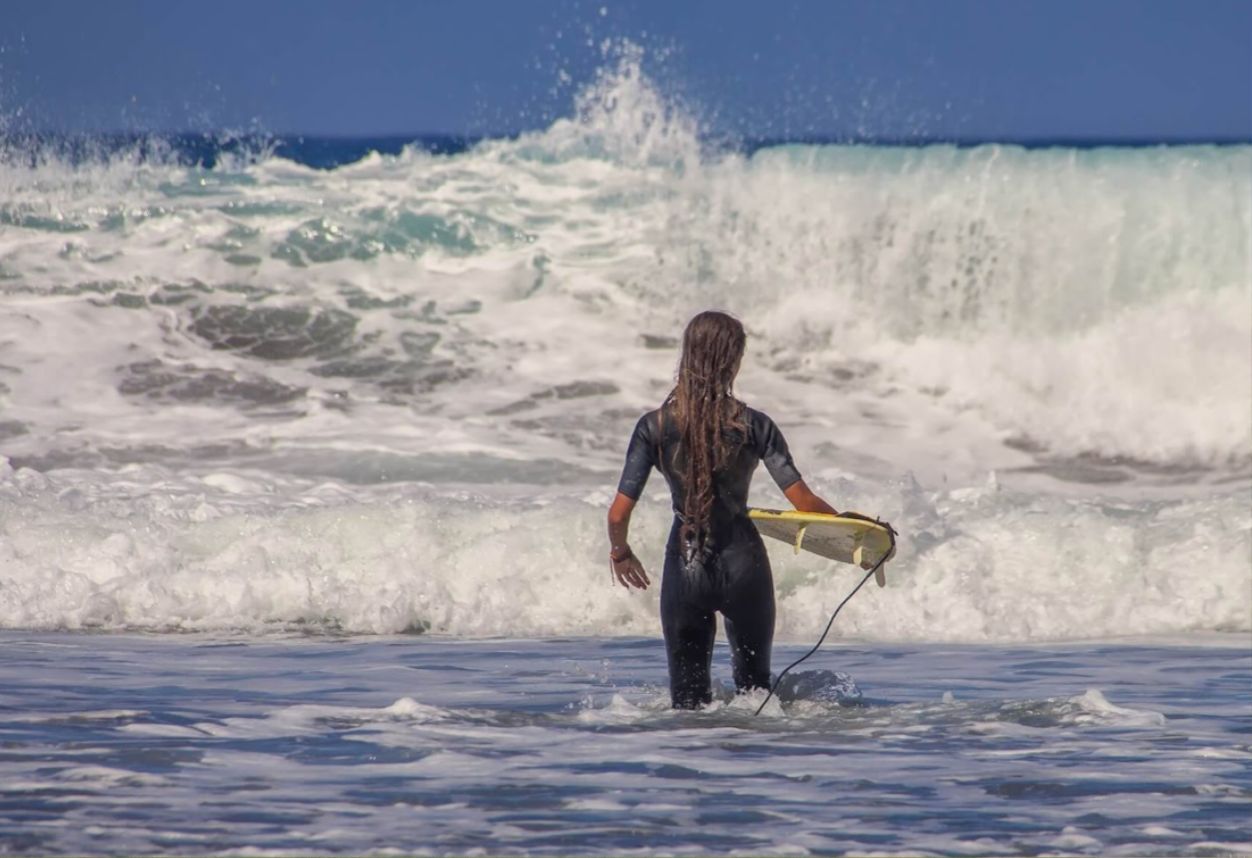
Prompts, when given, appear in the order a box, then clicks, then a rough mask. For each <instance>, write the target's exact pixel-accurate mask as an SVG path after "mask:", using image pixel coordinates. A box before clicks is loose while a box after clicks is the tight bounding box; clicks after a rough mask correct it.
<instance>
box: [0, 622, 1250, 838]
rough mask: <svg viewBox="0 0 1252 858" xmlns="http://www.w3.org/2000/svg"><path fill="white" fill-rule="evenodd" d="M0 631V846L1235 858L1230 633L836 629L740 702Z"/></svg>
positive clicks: (559, 671) (588, 651) (633, 669)
mask: <svg viewBox="0 0 1252 858" xmlns="http://www.w3.org/2000/svg"><path fill="white" fill-rule="evenodd" d="M0 645H2V646H3V651H4V659H3V661H2V662H0V686H2V687H3V689H4V690H3V692H2V694H0V747H2V748H3V750H2V751H0V843H2V844H3V846H4V850H5V851H8V852H13V853H121V852H126V853H140V854H147V853H156V852H161V853H184V854H190V853H205V852H222V851H227V850H242V849H247V850H267V851H276V852H286V853H290V852H301V853H342V852H370V851H379V850H384V849H387V850H400V851H403V852H406V853H439V854H442V853H468V852H471V851H476V850H477V851H482V850H485V851H488V852H491V853H498V854H501V853H507V854H567V853H609V852H624V851H639V852H645V853H688V852H730V851H733V850H747V851H752V852H761V853H795V854H802V853H843V852H849V851H851V852H857V853H865V852H886V853H900V852H909V853H914V854H915V853H918V852H931V853H943V854H973V855H977V854H1044V853H1049V854H1052V853H1067V854H1134V855H1142V854H1169V855H1174V854H1193V855H1207V854H1218V853H1233V852H1250V853H1252V837H1249V834H1248V826H1247V808H1248V799H1249V797H1250V796H1252V775H1250V774H1249V765H1248V763H1249V760H1250V759H1252V743H1250V739H1249V722H1248V717H1247V716H1248V689H1249V687H1250V685H1252V648H1250V647H1249V641H1248V640H1247V638H1246V636H1244V635H1203V636H1193V637H1191V638H1188V639H1173V640H1161V639H1156V640H1147V639H1141V640H1129V641H1118V642H1114V643H1068V644H1055V645H1047V644H1035V645H1016V646H989V645H982V646H954V645H937V644H932V645H924V646H919V645H908V646H893V645H886V644H872V645H869V644H858V643H851V642H848V643H841V644H836V645H833V646H830V647H828V648H827V649H825V650H823V651H822V652H821V653H820V654H819V655H818V656H815V657H814V659H812V660H811V661H810V663H808V664H806V665H805V666H804V667H805V668H810V665H812V667H811V669H808V670H805V671H804V674H803V676H802V677H801V680H802V681H801V687H798V688H792V689H791V690H790V691H789V692H788V693H787V694H784V695H783V698H784V699H783V701H782V703H781V704H779V703H776V702H772V701H771V702H770V703H769V704H768V705H767V707H766V709H765V711H764V713H763V714H762V715H761V716H759V717H756V716H754V715H753V711H754V709H755V708H756V705H757V704H759V702H760V699H761V698H760V696H759V695H758V696H755V697H749V698H739V699H734V698H732V697H731V696H730V695H729V694H728V693H727V694H723V695H721V696H720V699H719V700H717V701H716V702H715V703H714V704H713V705H712V706H711V707H710V708H709V709H708V710H706V711H701V712H695V713H678V712H673V711H671V710H669V709H668V694H667V693H666V691H665V689H664V685H663V684H664V682H665V664H664V655H663V651H662V649H661V647H660V644H659V642H658V641H656V640H652V639H646V638H613V639H591V638H581V639H579V638H575V639H552V640H500V639H497V640H466V639H451V638H441V637H433V636H432V637H389V638H344V639H329V638H326V637H259V638H258V637H206V636H200V635H180V636H170V635H159V636H158V635H112V634H109V635H98V634H67V633H20V632H4V633H0ZM801 652H803V647H801V646H786V647H781V648H780V650H779V652H778V653H777V654H776V656H775V662H776V663H781V662H783V660H784V659H787V660H790V659H791V658H794V657H796V656H798V655H799V654H800V653H801ZM716 659H717V664H716V666H715V675H722V676H724V675H726V674H727V673H728V666H727V664H726V661H727V654H726V652H725V650H724V649H723V648H720V647H719V651H718V653H717V656H716ZM797 692H798V696H797Z"/></svg>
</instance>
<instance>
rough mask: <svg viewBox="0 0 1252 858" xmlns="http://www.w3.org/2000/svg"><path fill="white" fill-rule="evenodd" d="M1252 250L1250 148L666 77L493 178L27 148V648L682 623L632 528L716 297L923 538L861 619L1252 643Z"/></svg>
mask: <svg viewBox="0 0 1252 858" xmlns="http://www.w3.org/2000/svg"><path fill="white" fill-rule="evenodd" d="M1250 230H1252V150H1250V149H1249V148H1248V147H1224V148H1212V147H1172V148H1160V149H1136V150H1117V149H1105V150H1086V151H1079V150H1068V149H1054V150H1043V151H1027V150H1022V149H1019V148H1015V147H1003V146H985V147H979V148H975V149H962V150H958V149H954V148H950V147H927V148H922V149H910V148H874V147H838V146H820V147H814V146H784V147H778V148H773V149H767V150H763V151H761V152H758V153H757V154H755V155H753V156H751V157H746V158H745V157H742V156H738V155H720V154H716V153H712V154H711V153H708V152H702V151H701V147H700V145H699V143H698V138H697V134H696V128H695V125H694V123H693V122H691V121H690V120H689V119H688V118H686V117H685V116H684V115H683V114H682V113H681V112H680V111H676V110H674V109H673V108H672V107H670V106H667V104H666V103H665V100H664V99H663V98H662V97H661V96H660V95H659V94H658V93H657V92H656V91H655V89H653V88H652V87H651V86H650V85H649V84H648V82H647V80H646V79H644V78H643V77H642V76H641V75H640V74H639V72H638V66H637V64H636V63H635V62H634V61H633V60H632V59H631V58H630V57H627V59H626V61H624V62H623V64H622V65H621V66H620V67H619V68H616V69H610V70H608V71H606V73H605V74H604V75H603V76H602V78H601V80H600V81H598V82H597V84H596V85H595V86H593V87H592V88H590V89H589V90H588V91H587V92H585V93H584V94H583V95H582V96H581V98H580V101H579V103H578V105H577V109H576V114H575V116H574V117H573V118H572V119H569V120H562V121H560V122H558V123H556V124H555V125H554V126H553V127H551V128H549V129H547V130H546V131H544V132H542V133H538V134H532V135H528V136H525V137H523V138H521V139H519V140H499V141H488V142H486V143H484V144H482V145H480V146H479V147H477V148H475V149H473V150H471V151H470V152H467V153H465V154H462V155H457V156H450V157H435V156H430V155H426V154H423V153H421V152H419V151H416V150H412V151H407V152H406V153H405V154H403V155H401V156H399V157H394V158H392V157H380V156H371V157H369V158H366V159H364V160H363V161H361V162H359V163H357V164H354V165H351V166H346V167H341V168H339V169H336V170H332V171H327V172H319V171H315V170H311V169H307V168H304V167H301V166H299V165H297V164H294V163H291V162H286V161H283V160H281V159H276V158H272V157H271V158H261V159H259V160H256V161H240V162H236V163H231V164H226V165H224V166H222V167H220V168H218V169H215V170H212V171H203V170H195V169H188V168H184V167H180V166H177V165H174V164H168V163H167V164H162V163H159V162H154V161H140V160H138V159H135V158H126V157H118V158H114V159H112V160H110V161H107V162H103V163H91V164H88V165H80V166H73V165H69V164H67V163H65V162H63V161H58V160H56V159H48V160H45V161H43V162H42V163H40V164H38V165H37V166H35V167H33V168H32V167H30V166H28V165H26V164H25V163H21V164H19V163H17V162H10V163H7V164H5V165H0V290H2V291H3V301H2V302H0V453H2V454H3V455H4V456H6V457H7V459H8V461H9V462H10V465H11V467H6V468H4V469H2V472H0V627H6V628H15V627H16V628H85V627H89V628H142V629H237V628H242V629H252V630H255V629H265V628H274V627H290V626H292V625H295V624H312V625H313V626H314V627H316V628H323V627H329V628H341V629H345V630H349V631H360V632H394V631H401V630H405V629H413V630H418V629H422V630H433V631H439V632H447V633H452V634H458V635H493V634H505V635H549V634H599V635H605V634H607V635H616V634H654V633H655V631H656V628H657V626H656V620H655V595H654V594H649V595H646V596H639V595H635V596H629V595H627V594H626V593H624V592H622V591H614V590H611V589H609V588H608V576H607V572H606V570H605V569H604V568H603V563H602V559H603V550H604V545H603V542H602V536H601V532H602V511H603V509H604V506H605V504H606V503H607V500H608V498H609V496H610V492H611V490H612V487H613V485H614V484H615V479H616V469H617V468H618V466H619V464H620V457H621V454H622V452H623V449H624V446H625V439H626V434H627V432H628V431H629V428H630V426H631V425H632V424H633V422H634V420H635V418H636V417H637V416H638V414H639V413H640V412H641V411H643V410H644V409H646V408H649V407H652V406H654V405H655V404H656V403H657V402H658V401H659V400H660V399H661V398H662V397H663V395H664V393H665V391H666V390H667V388H668V385H669V383H670V379H671V378H672V372H673V365H674V362H675V358H676V354H675V350H674V346H673V343H674V341H675V339H676V337H677V336H678V335H679V333H680V332H681V327H682V324H683V323H684V322H685V320H686V318H687V317H688V316H689V315H690V314H691V313H692V312H694V311H696V310H698V309H702V308H705V307H709V306H715V307H720V308H724V309H728V310H730V311H732V312H735V313H737V314H738V315H740V316H741V317H742V318H743V319H744V320H745V323H746V324H747V326H748V328H749V331H750V333H751V340H750V346H749V355H748V357H747V359H746V361H745V367H744V371H743V374H742V376H741V380H740V385H739V389H740V393H741V395H742V396H743V397H744V398H745V399H747V400H748V401H750V402H751V403H752V404H754V405H756V406H757V407H760V408H762V409H764V410H766V411H768V412H769V413H770V414H771V415H772V416H773V417H774V418H775V419H776V420H777V421H778V422H779V424H780V425H781V426H782V427H783V428H784V430H785V431H786V433H787V436H788V439H789V440H790V441H791V445H792V449H793V451H794V452H795V454H796V458H797V462H798V464H799V466H800V467H801V469H802V470H803V471H804V473H805V474H806V476H809V477H810V478H811V481H812V482H813V483H814V484H815V485H817V486H818V487H819V488H820V489H821V490H822V491H823V492H824V493H826V494H827V495H828V497H829V498H830V500H831V501H832V502H833V503H835V504H836V506H839V507H840V508H853V509H859V510H861V511H863V512H869V513H874V514H878V515H882V516H883V517H885V518H888V519H890V520H891V521H892V522H893V523H894V524H895V525H896V526H897V527H898V528H899V529H900V530H901V532H902V533H903V535H904V541H903V542H902V550H901V552H900V556H899V559H898V560H897V561H896V563H895V566H894V568H893V570H892V572H893V574H892V586H890V587H889V588H887V589H886V590H882V591H878V590H874V589H871V590H869V591H867V592H866V593H865V594H863V595H860V596H858V597H857V599H856V600H854V601H853V602H852V603H850V604H849V606H848V608H847V609H846V611H845V612H844V614H843V615H841V618H840V621H839V633H840V634H843V635H847V636H857V637H863V638H872V639H890V640H901V639H907V640H1002V641H1003V640H1035V639H1056V638H1075V637H1089V636H1109V635H1128V634H1142V633H1156V634H1160V633H1172V632H1181V631H1189V630H1202V629H1203V630H1238V631H1247V630H1249V629H1250V628H1252V576H1250V573H1252V509H1250V506H1252V490H1250V488H1249V475H1250V473H1252V276H1250V275H1249V234H1250ZM762 480H763V481H765V478H764V477H762ZM655 483H656V484H655V485H653V486H651V487H650V493H651V494H650V496H649V503H648V504H647V505H646V506H645V507H644V508H642V509H641V512H640V514H639V515H640V518H639V520H638V522H637V529H636V535H635V537H634V542H635V543H636V545H637V547H639V549H640V553H641V555H643V556H644V558H645V559H646V560H648V561H649V562H650V563H651V565H652V567H653V568H654V570H655V567H656V564H657V562H658V561H659V554H660V545H661V542H662V539H663V534H664V530H665V526H666V521H665V517H666V502H665V499H664V497H663V495H662V494H661V487H660V485H659V484H660V481H659V480H656V481H655ZM756 500H757V502H758V503H760V504H762V505H767V506H777V505H779V504H780V503H781V502H782V501H781V498H780V497H779V496H778V495H777V493H776V492H775V491H774V490H773V488H772V486H769V485H768V484H767V481H765V482H762V483H760V484H758V486H757V487H756ZM649 546H650V547H649ZM775 557H776V573H777V578H778V581H779V596H780V634H781V635H782V636H783V637H785V638H808V637H810V636H812V635H814V634H815V633H816V631H818V630H820V628H821V626H822V625H824V621H825V617H826V612H827V611H828V610H829V607H830V606H831V605H832V603H833V602H834V601H836V600H837V599H838V598H840V597H841V596H842V594H843V593H844V592H846V590H847V588H848V587H850V586H851V584H852V582H853V579H852V578H851V577H850V576H849V575H847V574H844V573H831V572H828V571H827V570H826V569H824V568H823V566H822V565H821V564H820V563H819V562H817V561H816V560H815V559H812V558H803V557H802V558H792V557H789V556H786V555H785V553H784V552H777V553H776V554H775ZM655 571H659V570H655Z"/></svg>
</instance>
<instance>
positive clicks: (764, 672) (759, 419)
mask: <svg viewBox="0 0 1252 858" xmlns="http://www.w3.org/2000/svg"><path fill="white" fill-rule="evenodd" d="M661 416H662V412H661V410H660V409H658V410H657V411H651V412H649V413H647V414H645V415H644V416H643V417H641V418H640V419H639V422H638V424H636V426H635V432H634V435H632V436H631V439H630V448H629V449H628V450H627V453H626V467H625V468H624V469H623V471H622V479H621V482H620V484H619V485H618V491H620V492H621V493H622V494H624V495H626V496H627V497H630V498H632V499H635V500H638V499H639V496H640V495H641V494H642V493H643V487H644V484H645V483H646V482H647V480H648V475H649V473H651V471H652V468H653V467H656V468H657V469H658V470H660V472H661V473H662V474H663V475H664V476H665V479H666V481H667V482H668V483H669V488H670V495H671V497H672V499H673V505H674V516H675V517H674V525H673V527H672V528H671V529H670V535H669V543H668V544H667V545H666V547H665V572H664V575H663V577H662V579H661V629H662V631H663V632H664V634H665V649H666V653H667V655H668V657H669V679H670V693H671V696H672V698H673V705H674V706H675V707H678V708H684V709H689V708H694V707H696V706H700V705H702V704H705V703H708V702H709V701H710V700H711V699H712V688H711V685H710V680H709V668H710V665H711V663H712V659H713V638H714V636H715V635H716V634H717V621H716V618H715V617H714V612H715V611H716V612H721V614H722V617H723V619H724V621H725V625H726V639H727V641H728V642H729V643H730V651H731V658H732V663H733V671H734V678H735V687H736V688H738V689H739V690H741V691H743V690H746V689H750V688H765V687H768V685H769V660H770V648H771V646H772V644H773V639H774V578H773V575H772V573H771V572H770V567H769V557H768V555H766V553H765V546H764V544H763V543H762V542H761V536H760V534H759V533H757V530H756V527H755V526H754V525H753V524H752V522H751V521H750V520H749V519H748V515H747V508H748V487H749V485H750V484H751V482H752V473H753V471H755V470H756V465H757V462H760V461H763V462H765V467H766V468H767V469H768V470H769V473H770V476H771V477H773V478H774V482H776V483H777V484H778V487H779V488H780V489H784V490H785V489H787V488H788V487H790V486H791V485H792V484H794V483H796V482H797V481H798V480H799V479H800V473H799V471H797V470H796V467H795V464H794V463H793V462H792V461H791V453H790V452H789V451H788V450H787V442H786V441H785V440H784V439H783V436H782V433H781V432H779V431H778V427H777V426H775V425H774V421H773V420H770V419H769V417H767V416H766V415H765V414H762V413H761V412H760V411H756V410H754V409H752V408H745V415H744V417H745V423H746V427H747V437H746V438H739V437H735V438H733V439H730V440H732V441H733V442H737V443H738V448H737V450H736V452H734V453H733V454H732V455H731V457H730V460H729V461H728V462H727V463H726V465H725V466H723V467H722V468H721V469H719V470H718V471H717V472H716V473H715V474H714V477H713V483H714V499H713V509H712V512H711V514H710V520H709V530H708V536H707V538H706V540H705V546H704V552H703V553H702V554H700V555H696V556H694V557H693V558H691V559H692V562H688V558H689V557H690V552H688V551H687V550H686V546H684V545H683V544H682V508H683V500H684V498H685V497H686V487H685V486H684V485H683V483H682V472H681V467H680V466H676V463H677V462H681V456H682V450H681V446H682V444H681V438H680V434H679V429H678V426H677V421H676V420H675V419H674V417H673V415H672V414H671V413H670V412H669V411H668V410H666V411H665V414H664V419H659V418H661Z"/></svg>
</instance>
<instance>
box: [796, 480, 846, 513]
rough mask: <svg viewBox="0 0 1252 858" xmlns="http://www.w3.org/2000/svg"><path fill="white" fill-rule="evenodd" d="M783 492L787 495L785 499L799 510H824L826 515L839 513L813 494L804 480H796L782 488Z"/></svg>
mask: <svg viewBox="0 0 1252 858" xmlns="http://www.w3.org/2000/svg"><path fill="white" fill-rule="evenodd" d="M783 494H785V495H786V496H787V500H789V501H791V505H792V506H793V507H795V508H796V509H798V510H799V511H800V512H824V513H826V514H827V515H838V514H839V513H838V512H836V511H835V508H834V507H833V506H831V505H830V504H828V503H826V501H824V500H822V499H821V498H820V497H818V496H817V495H815V494H814V493H813V490H812V489H810V488H809V487H808V484H807V483H805V482H804V480H796V481H795V482H794V483H792V484H791V485H789V486H787V488H785V489H783Z"/></svg>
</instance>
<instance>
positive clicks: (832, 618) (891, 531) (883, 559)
mask: <svg viewBox="0 0 1252 858" xmlns="http://www.w3.org/2000/svg"><path fill="white" fill-rule="evenodd" d="M886 527H887V533H888V535H889V536H890V538H891V548H890V549H889V550H888V551H887V553H886V554H884V555H883V556H882V557H881V558H879V560H878V562H877V563H875V564H874V568H872V569H870V570H869V571H868V572H866V573H865V577H864V578H862V579H861V583H859V584H857V585H856V586H855V587H853V588H852V592H851V593H849V594H848V595H847V596H845V597H844V599H843V601H842V602H840V603H839V607H837V608H835V612H834V613H833V614H831V615H830V622H828V623H826V630H825V631H824V632H822V636H821V637H820V638H818V639H817V643H815V644H814V645H813V648H812V649H811V650H809V651H808V652H806V653H805V654H804V655H802V656H800V657H799V658H797V659H796V660H795V661H793V662H792V663H791V664H789V665H787V668H786V670H784V671H783V672H782V673H780V674H778V678H777V679H775V680H774V686H773V687H772V688H771V689H770V690H769V694H766V695H765V699H764V700H762V701H761V705H760V706H759V707H757V710H756V714H757V715H760V714H761V710H762V709H764V708H765V704H766V703H769V701H770V698H772V697H773V696H774V692H776V691H777V690H778V686H779V684H781V683H782V679H783V677H784V676H786V675H787V673H788V672H790V670H791V668H793V667H795V666H796V665H798V664H800V662H802V661H804V660H805V659H806V658H808V657H809V656H811V655H812V654H813V653H815V652H817V651H818V650H819V649H821V648H822V643H823V642H824V641H825V640H826V635H828V634H830V627H831V626H833V625H834V624H835V617H837V616H839V612H840V611H841V610H843V606H844V605H846V604H848V602H849V601H850V600H851V599H852V597H853V596H855V595H856V594H857V591H858V590H860V589H861V588H862V587H864V586H865V582H866V581H868V580H869V579H870V578H871V577H872V576H873V574H874V573H875V572H877V571H878V570H879V569H881V568H882V565H883V564H884V563H886V562H887V559H888V558H889V557H891V556H892V555H893V554H895V547H896V534H895V530H894V529H893V528H892V527H891V525H886Z"/></svg>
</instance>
